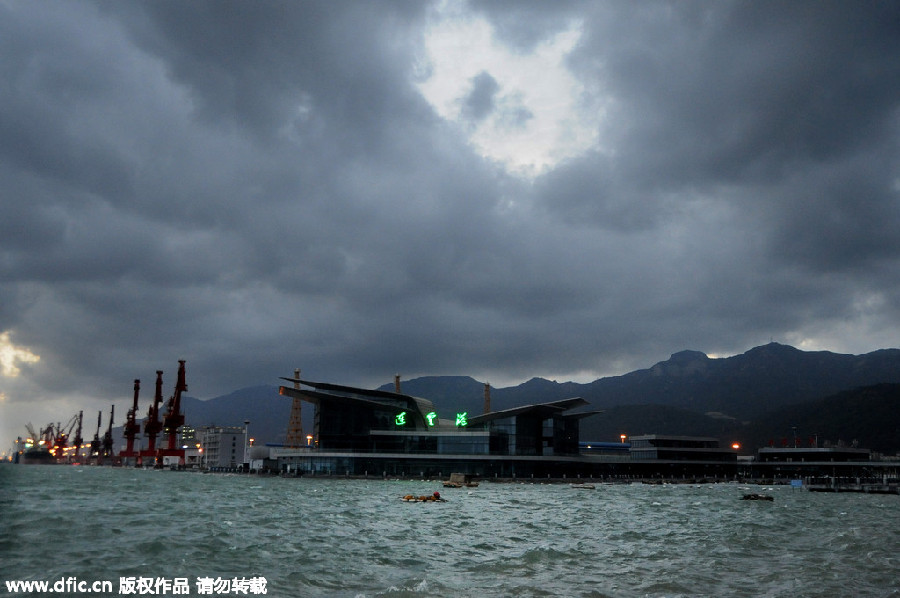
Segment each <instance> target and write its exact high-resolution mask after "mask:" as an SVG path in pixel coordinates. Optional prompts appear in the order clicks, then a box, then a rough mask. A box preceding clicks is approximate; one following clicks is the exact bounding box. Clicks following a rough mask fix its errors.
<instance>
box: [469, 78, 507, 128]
mask: <svg viewBox="0 0 900 598" xmlns="http://www.w3.org/2000/svg"><path fill="white" fill-rule="evenodd" d="M499 90H500V85H499V84H498V83H497V80H496V79H494V78H493V77H491V75H490V73H488V72H485V71H482V72H481V73H479V74H478V75H477V76H476V77H473V78H472V90H471V91H470V92H469V95H467V96H466V97H465V98H464V99H463V102H462V114H463V118H466V119H469V120H474V121H479V120H483V119H484V118H485V117H486V116H487V115H488V114H490V113H491V112H492V111H493V110H494V108H495V98H496V97H497V92H498V91H499Z"/></svg>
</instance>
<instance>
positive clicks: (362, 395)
mask: <svg viewBox="0 0 900 598" xmlns="http://www.w3.org/2000/svg"><path fill="white" fill-rule="evenodd" d="M281 379H282V380H286V381H287V382H292V383H294V384H303V385H305V386H310V387H312V388H315V389H316V390H317V391H320V392H311V391H303V390H301V391H300V392H302V393H306V394H308V395H311V398H312V397H315V398H325V399H331V398H338V399H340V398H343V399H350V400H355V401H359V402H361V403H369V404H371V405H372V406H379V407H395V406H394V405H389V404H385V403H382V402H379V401H378V399H382V400H385V399H386V400H390V401H398V400H399V401H401V402H404V403H406V405H407V406H406V407H399V406H396V408H398V409H403V408H406V409H409V408H411V407H412V406H413V405H415V407H416V409H417V410H418V411H419V413H421V414H423V415H424V414H426V413H430V412H432V411H434V410H435V409H434V403H432V402H431V401H430V400H428V399H423V398H421V397H414V396H411V395H405V394H402V393H397V392H391V391H389V390H370V389H366V388H356V387H353V386H343V385H340V384H331V383H328V382H313V381H310V380H301V379H300V378H281ZM287 390H293V389H289V388H288V389H287ZM322 391H324V392H322ZM589 404H590V403H588V402H587V401H585V400H584V399H582V398H581V397H573V398H571V399H562V400H559V401H550V402H549V403H536V404H533V405H523V406H521V407H514V408H512V409H504V410H502V411H491V412H490V413H485V414H482V415H477V416H473V417H470V418H469V423H470V424H477V423H482V422H486V421H490V420H494V419H500V418H504V417H514V416H516V415H522V414H525V413H528V414H532V415H540V416H542V417H544V418H546V417H549V416H551V415H554V414H562V413H563V412H565V411H569V410H571V409H575V408H577V407H584V406H585V405H589ZM597 413H602V411H582V412H578V413H568V414H565V415H564V417H572V418H583V417H587V416H589V415H595V414H597Z"/></svg>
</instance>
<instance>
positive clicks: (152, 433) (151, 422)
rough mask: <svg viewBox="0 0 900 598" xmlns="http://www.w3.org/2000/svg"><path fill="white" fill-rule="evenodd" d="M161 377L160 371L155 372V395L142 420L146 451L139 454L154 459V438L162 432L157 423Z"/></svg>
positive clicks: (158, 422) (160, 399) (160, 424)
mask: <svg viewBox="0 0 900 598" xmlns="http://www.w3.org/2000/svg"><path fill="white" fill-rule="evenodd" d="M162 375H163V373H162V370H156V395H155V396H154V397H153V403H151V404H150V410H149V412H148V413H147V419H145V420H144V434H145V435H146V436H147V438H148V439H149V440H148V444H147V450H146V451H142V453H141V455H142V456H145V457H153V458H155V457H156V437H157V436H159V433H160V432H161V431H162V422H160V421H159V405H160V403H162Z"/></svg>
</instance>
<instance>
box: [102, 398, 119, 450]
mask: <svg viewBox="0 0 900 598" xmlns="http://www.w3.org/2000/svg"><path fill="white" fill-rule="evenodd" d="M115 414H116V406H115V405H112V406H111V409H110V410H109V426H108V427H107V428H106V434H104V435H103V453H102V455H103V456H104V457H111V456H112V454H113V437H112V427H113V417H114V416H115Z"/></svg>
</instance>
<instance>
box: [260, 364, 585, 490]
mask: <svg viewBox="0 0 900 598" xmlns="http://www.w3.org/2000/svg"><path fill="white" fill-rule="evenodd" d="M284 380H286V381H288V382H291V383H292V385H291V386H281V387H280V388H279V393H280V394H282V395H284V396H288V397H292V398H299V399H302V400H304V401H308V402H310V403H312V404H313V405H314V406H315V411H314V413H315V416H314V422H313V429H312V434H311V435H310V437H309V438H310V440H309V443H308V445H307V446H304V447H295V448H293V449H292V448H291V447H286V448H284V449H281V450H278V451H276V452H274V453H273V455H274V456H275V458H276V460H277V462H278V467H279V469H280V470H281V471H285V472H290V471H298V472H304V473H311V474H323V473H324V474H332V475H333V474H338V475H343V474H347V475H373V474H374V475H386V476H409V475H422V476H449V474H450V473H451V472H460V473H465V474H471V475H476V476H480V477H503V478H506V477H527V476H540V477H545V476H547V475H554V476H556V475H564V474H566V473H569V474H571V475H572V477H575V476H577V475H578V474H579V473H580V472H581V471H582V470H584V467H585V465H586V460H587V458H586V457H585V456H584V455H583V454H582V453H581V450H580V445H579V422H580V421H581V420H582V419H584V418H585V417H590V416H592V415H595V414H596V413H599V412H597V411H588V410H585V409H584V408H585V407H587V406H588V403H587V401H585V400H584V399H582V398H578V397H574V398H570V399H563V400H557V401H550V402H547V403H538V404H532V405H524V406H521V407H516V408H513V409H506V410H502V411H489V410H487V412H486V413H482V414H471V413H468V412H452V413H451V412H447V413H444V412H440V411H439V410H438V409H436V408H435V405H434V404H433V403H432V402H431V401H430V400H428V399H424V398H420V397H414V396H410V395H406V394H403V393H401V392H399V391H398V392H391V391H385V390H368V389H362V388H353V387H349V386H341V385H337V384H329V383H321V382H313V381H309V380H301V379H299V378H284ZM398 386H399V385H398ZM398 390H399V389H398ZM486 392H488V390H487V389H486Z"/></svg>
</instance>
